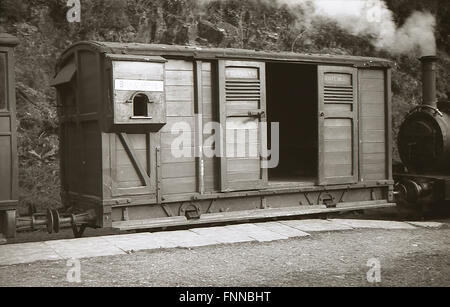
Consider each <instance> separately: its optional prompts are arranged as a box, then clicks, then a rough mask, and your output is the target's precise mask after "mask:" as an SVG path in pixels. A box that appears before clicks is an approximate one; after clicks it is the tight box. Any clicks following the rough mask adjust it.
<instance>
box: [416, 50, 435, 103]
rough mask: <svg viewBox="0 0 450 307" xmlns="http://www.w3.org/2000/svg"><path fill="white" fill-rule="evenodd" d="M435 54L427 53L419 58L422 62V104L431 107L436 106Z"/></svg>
mask: <svg viewBox="0 0 450 307" xmlns="http://www.w3.org/2000/svg"><path fill="white" fill-rule="evenodd" d="M437 59H438V58H437V56H434V55H429V56H424V57H421V58H420V61H421V62H422V95H423V104H424V105H429V106H431V107H433V108H436V106H437V98H436V62H437Z"/></svg>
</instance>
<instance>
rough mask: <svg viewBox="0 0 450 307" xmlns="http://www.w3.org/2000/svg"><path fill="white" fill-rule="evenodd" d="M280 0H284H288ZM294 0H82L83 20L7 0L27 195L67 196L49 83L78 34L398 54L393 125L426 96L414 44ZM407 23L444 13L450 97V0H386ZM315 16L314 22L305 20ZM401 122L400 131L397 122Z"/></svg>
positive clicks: (444, 88)
mask: <svg viewBox="0 0 450 307" xmlns="http://www.w3.org/2000/svg"><path fill="white" fill-rule="evenodd" d="M279 1H281V0H279ZM293 2H295V1H294V0H293V1H286V0H284V1H282V2H276V1H269V0H222V1H220V0H216V1H214V0H201V1H196V0H96V1H93V0H91V1H90V0H81V6H82V13H81V22H80V23H68V22H67V20H66V12H67V10H68V8H67V7H66V3H67V1H66V0H0V26H1V27H2V28H3V30H6V32H8V33H10V34H13V35H16V36H17V37H18V38H19V39H20V41H21V44H20V46H18V47H17V49H16V53H17V65H16V74H17V88H16V93H17V100H18V127H19V128H18V129H19V154H20V195H21V205H22V206H23V207H26V205H27V204H29V203H32V202H33V203H35V204H37V207H38V208H39V207H40V208H43V207H48V206H50V207H54V206H58V202H59V178H58V172H59V170H58V169H59V165H58V163H59V161H58V159H59V158H58V137H57V127H58V123H57V117H56V101H55V91H54V90H53V89H52V88H51V87H49V81H50V80H51V78H52V76H53V72H54V66H55V62H56V59H57V57H58V55H59V54H60V53H61V52H62V51H63V50H64V49H65V48H66V47H68V46H69V45H70V44H72V43H74V42H76V41H79V40H101V41H120V42H143V43H165V44H181V45H187V44H189V45H201V46H220V47H235V48H247V49H259V50H273V51H278V50H284V51H294V52H302V53H329V54H351V55H366V56H379V57H385V58H390V59H392V60H393V61H395V63H396V66H395V68H394V71H393V93H394V126H395V130H396V129H397V127H398V125H399V123H400V121H401V118H402V117H403V115H404V113H405V112H406V111H407V110H408V109H410V108H411V105H413V104H417V103H418V102H419V101H420V99H421V93H420V75H419V72H420V67H419V62H418V61H417V55H416V54H414V53H406V54H396V55H394V54H389V53H387V52H386V51H380V50H377V49H376V48H375V47H373V45H372V44H371V37H370V35H359V36H355V35H352V34H351V32H349V31H347V29H344V28H342V27H339V26H338V25H337V23H336V22H335V21H334V20H332V19H329V18H326V17H317V18H313V19H312V20H311V18H310V16H308V15H307V14H306V13H305V11H304V10H303V9H302V8H301V7H293V6H289V5H287V3H293ZM386 3H387V6H388V7H389V8H390V9H391V10H392V11H393V12H394V17H395V22H396V23H397V24H398V25H399V26H400V25H401V24H402V23H403V22H404V21H405V20H406V18H407V17H408V16H409V15H410V14H411V13H412V12H413V11H415V10H422V11H430V12H431V13H432V14H434V15H435V16H436V22H437V23H436V38H437V47H438V51H437V52H438V55H439V57H440V63H439V69H440V71H439V74H440V79H439V83H438V87H439V88H438V92H439V97H440V98H442V99H447V98H449V97H448V96H447V95H448V94H447V93H450V84H449V83H448V79H449V78H448V77H449V72H450V57H449V53H450V42H449V34H450V21H449V19H448V15H449V13H450V2H449V1H446V0H430V1H419V0H408V1H407V0H386ZM306 20H308V22H306ZM394 132H395V131H394Z"/></svg>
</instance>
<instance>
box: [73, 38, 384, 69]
mask: <svg viewBox="0 0 450 307" xmlns="http://www.w3.org/2000/svg"><path fill="white" fill-rule="evenodd" d="M83 45H86V47H88V48H93V49H95V50H97V51H98V52H101V53H112V54H129V55H148V56H155V55H158V56H180V57H190V58H198V59H218V58H233V59H252V60H269V61H286V62H308V63H328V64H330V63H332V64H345V65H357V66H368V67H373V66H379V67H391V66H392V62H391V61H390V60H387V59H382V58H374V57H361V56H350V55H330V54H302V53H294V52H274V51H255V50H247V49H233V48H209V47H202V46H180V45H162V44H142V43H116V42H98V41H82V42H78V43H76V44H74V45H72V46H71V47H69V49H67V50H66V52H65V53H67V52H69V51H70V50H71V49H72V48H75V47H80V48H83Z"/></svg>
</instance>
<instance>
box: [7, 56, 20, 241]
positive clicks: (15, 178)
mask: <svg viewBox="0 0 450 307" xmlns="http://www.w3.org/2000/svg"><path fill="white" fill-rule="evenodd" d="M14 62H15V59H14V51H13V50H12V48H11V49H10V50H9V51H8V74H9V84H8V99H9V105H10V107H9V110H10V119H11V120H10V123H11V124H10V128H11V155H12V157H11V174H12V178H11V198H12V200H18V199H19V195H18V194H19V191H18V189H19V161H18V155H17V126H16V125H17V124H16V123H17V121H16V85H15V74H14ZM14 216H15V212H14ZM14 227H15V223H14ZM14 235H15V233H14Z"/></svg>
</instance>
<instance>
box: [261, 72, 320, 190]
mask: <svg viewBox="0 0 450 307" xmlns="http://www.w3.org/2000/svg"><path fill="white" fill-rule="evenodd" d="M266 89H267V121H268V122H269V125H268V127H269V132H268V145H269V148H271V149H272V150H273V146H275V145H276V142H275V141H274V140H272V139H271V131H270V122H278V123H279V127H280V131H279V134H280V135H279V164H278V166H277V167H275V168H269V170H268V175H269V183H270V184H278V183H280V184H285V183H290V182H292V183H299V182H304V183H308V184H314V183H315V182H316V181H317V176H318V147H317V146H318V145H317V144H318V132H317V130H318V123H317V118H318V116H317V110H318V109H317V105H318V101H317V66H316V65H304V64H292V63H281V64H280V63H267V65H266Z"/></svg>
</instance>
